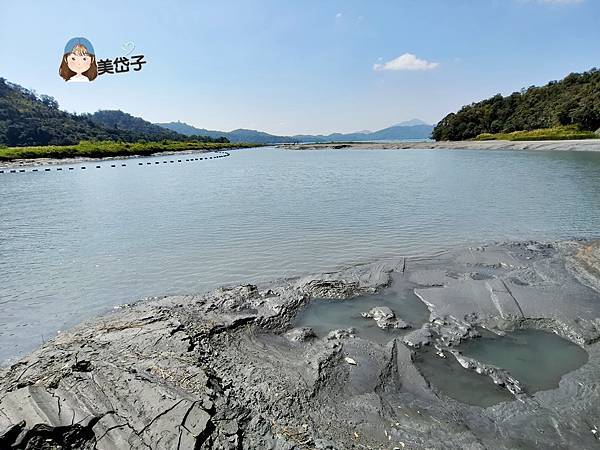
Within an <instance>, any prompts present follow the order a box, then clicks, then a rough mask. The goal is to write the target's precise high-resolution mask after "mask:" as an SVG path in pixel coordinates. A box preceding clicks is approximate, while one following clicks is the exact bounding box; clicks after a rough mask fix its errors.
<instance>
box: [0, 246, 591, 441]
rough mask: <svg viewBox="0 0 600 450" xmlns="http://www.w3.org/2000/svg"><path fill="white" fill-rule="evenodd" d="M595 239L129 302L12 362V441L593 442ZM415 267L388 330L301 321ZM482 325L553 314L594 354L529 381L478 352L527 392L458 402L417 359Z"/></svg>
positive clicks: (3, 380)
mask: <svg viewBox="0 0 600 450" xmlns="http://www.w3.org/2000/svg"><path fill="white" fill-rule="evenodd" d="M598 248H600V246H599V244H598V242H595V243H594V242H573V241H569V242H556V243H537V242H525V243H507V244H499V245H489V246H484V247H476V248H467V249H463V250H460V251H457V252H455V253H452V254H444V255H441V256H437V257H432V258H428V259H414V260H413V259H406V260H404V259H398V260H394V261H387V262H382V263H373V264H368V265H364V266H356V267H351V268H348V269H345V270H340V271H338V272H334V273H322V274H317V275H313V276H306V277H300V278H294V279H289V280H284V281H280V282H275V283H268V284H264V285H262V286H253V285H242V286H238V287H234V288H226V289H218V290H215V291H213V292H211V293H209V294H206V295H198V296H196V295H189V296H172V297H159V298H153V299H149V300H148V301H145V302H141V303H138V304H135V305H130V306H125V307H122V308H120V309H119V310H117V311H116V312H114V313H112V314H110V315H108V316H105V317H101V318H99V319H97V320H93V321H90V322H88V323H86V324H83V325H81V326H79V327H77V328H75V329H73V330H71V331H69V332H66V333H61V334H60V335H59V336H58V337H57V338H56V339H55V340H54V341H53V342H50V343H48V344H46V345H44V346H43V347H41V348H40V349H38V350H36V351H35V352H33V353H32V354H31V355H29V356H28V357H26V358H24V359H22V360H21V361H19V362H18V363H16V364H13V365H12V366H11V367H9V368H5V369H1V370H0V413H1V414H0V447H2V448H11V446H14V447H18V448H38V447H39V446H40V445H42V444H44V445H46V446H50V445H56V446H58V445H62V446H71V447H76V448H84V449H91V448H95V449H103V448H106V449H108V448H147V447H150V448H158V447H160V448H175V447H177V448H202V449H209V448H299V449H301V448H354V447H361V448H473V449H485V448H497V449H508V448H514V447H515V446H519V447H527V448H532V447H535V448H547V449H553V448H556V449H558V448H592V447H594V446H597V445H598V439H597V436H598V433H599V431H598V430H599V427H600V386H599V385H598V383H597V374H598V371H599V370H600V319H599V317H600V301H598V300H599V299H600V293H599V292H598V291H596V290H594V286H595V284H594V283H595V281H594V280H596V281H597V274H596V272H595V271H596V270H597V269H598V267H600V261H599V260H598V258H597V256H598ZM403 283H412V284H414V285H416V286H418V287H417V288H415V294H416V295H417V296H418V297H419V298H420V299H421V301H423V302H424V304H425V305H426V306H427V308H428V310H429V311H430V317H429V320H427V321H426V322H425V323H423V324H422V326H421V327H420V328H419V327H415V329H414V330H407V331H406V334H403V335H402V337H398V338H393V339H391V340H390V342H389V343H388V344H387V345H382V344H378V343H376V342H373V341H370V340H368V339H365V338H363V337H361V335H360V333H357V332H356V330H347V329H346V330H345V329H339V330H334V331H332V332H331V333H329V335H327V336H314V333H312V332H311V330H310V329H306V328H301V329H300V328H294V321H295V316H296V314H297V312H298V311H300V310H301V309H303V308H305V307H306V306H307V305H308V304H310V303H311V302H318V301H321V299H332V300H335V301H340V300H343V299H351V298H352V297H356V296H359V295H371V294H374V293H377V292H383V291H386V290H388V289H393V288H394V286H397V285H402V284H403ZM350 301H351V300H350ZM365 320H366V319H365ZM478 327H484V328H486V329H487V330H491V331H493V332H494V333H497V334H502V333H503V332H504V331H506V330H510V329H513V328H535V329H541V330H546V331H552V332H555V333H557V334H559V335H560V336H562V337H564V338H565V339H568V340H570V341H571V342H574V343H576V344H577V345H579V346H580V347H581V348H582V349H584V350H585V351H586V352H587V354H588V355H589V359H588V361H587V363H585V364H584V365H583V366H581V367H580V368H579V369H577V370H575V371H573V372H571V373H568V374H567V375H565V376H563V378H562V380H561V381H560V385H559V386H558V387H557V388H556V389H553V390H548V391H541V392H537V393H534V394H532V393H528V392H526V391H523V390H521V389H520V388H519V386H520V384H519V383H518V380H515V379H514V378H512V377H509V376H508V374H507V373H506V372H505V371H502V370H501V368H494V367H491V366H487V365H485V364H482V363H480V362H477V361H470V363H469V364H466V365H465V367H466V368H468V369H471V370H481V371H482V373H485V374H487V376H489V377H490V378H492V379H494V380H495V382H497V383H499V386H500V387H504V388H506V389H507V390H508V391H509V392H510V395H513V396H514V397H515V398H516V399H515V400H513V401H507V402H504V403H500V404H498V405H495V406H491V407H485V408H482V407H477V406H472V405H468V404H465V403H461V402H459V401H456V400H454V399H452V398H451V397H448V396H447V395H446V394H445V393H444V392H443V391H440V390H438V389H437V388H436V387H435V386H434V385H433V384H431V383H430V381H429V380H428V379H427V378H425V377H424V375H423V374H422V373H421V372H420V370H419V368H418V367H417V366H416V365H415V363H414V360H415V358H417V357H419V354H420V353H421V352H422V351H424V349H429V348H432V347H435V349H436V351H438V352H440V353H441V354H442V355H443V356H444V357H446V358H456V359H457V360H458V361H459V362H460V361H462V362H461V364H462V363H463V362H465V358H464V357H462V356H461V355H460V354H457V352H456V351H454V350H453V348H454V347H452V345H453V344H456V343H457V342H460V341H464V340H470V339H473V338H475V337H476V336H477V328H478ZM551 350H552V349H550V348H549V349H548V351H551ZM467 366H468V367H467ZM482 376H483V375H482Z"/></svg>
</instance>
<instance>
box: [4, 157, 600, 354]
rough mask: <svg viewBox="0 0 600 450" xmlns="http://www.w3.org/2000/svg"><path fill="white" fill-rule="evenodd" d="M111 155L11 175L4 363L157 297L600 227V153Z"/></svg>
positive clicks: (587, 233) (587, 232)
mask: <svg viewBox="0 0 600 450" xmlns="http://www.w3.org/2000/svg"><path fill="white" fill-rule="evenodd" d="M164 159H168V157H167V158H165V157H161V158H154V159H153V158H145V159H143V161H144V162H148V161H149V162H153V161H156V160H158V161H162V160H164ZM140 161H142V160H140ZM98 164H100V165H101V166H102V168H101V169H96V168H95V165H96V164H93V165H92V164H88V169H87V170H73V171H68V170H64V171H56V170H52V171H50V172H37V173H32V172H26V173H16V174H10V173H9V174H6V173H5V174H0V362H4V363H6V362H7V361H8V360H10V359H11V358H14V357H16V356H19V355H22V354H24V353H25V352H27V351H29V350H31V349H32V348H34V347H35V346H37V345H38V344H40V343H41V342H42V340H44V339H48V338H50V337H52V336H54V335H55V334H56V332H57V331H58V330H64V329H65V328H68V327H71V326H73V325H74V324H76V323H77V322H80V321H81V320H82V319H85V318H89V317H91V316H94V315H97V314H100V313H102V312H105V311H107V310H109V309H111V308H112V307H114V306H115V305H118V304H122V303H127V302H131V301H134V300H136V299H139V298H142V297H144V296H149V295H160V294H174V293H193V292H202V291H206V290H208V289H211V288H214V287H216V286H219V285H228V284H233V283H239V282H259V281H264V280H269V279H274V278H279V277H286V276H292V275H297V274H302V273H307V272H314V271H321V270H325V269H333V268H336V267H339V266H341V265H345V264H354V263H358V262H366V261H370V260H373V259H377V258H384V257H391V256H416V255H430V254H433V253H437V252H441V251H444V250H446V249H449V248H451V247H454V246H458V245H465V244H472V243H481V242H486V241H501V240H512V239H519V240H522V239H540V240H544V239H556V238H570V237H598V236H599V235H600V232H599V230H600V153H595V154H593V153H579V152H572V153H571V152H553V153H550V152H525V151H520V152H510V151H498V152H495V151H474V150H465V151H461V150H451V151H450V150H449V151H445V150H431V151H429V150H402V151H393V150H331V151H285V150H278V149H274V148H262V149H251V150H235V151H232V152H231V156H230V157H228V158H221V159H217V160H210V161H198V162H193V163H192V162H190V163H185V162H183V163H181V164H158V165H154V164H153V165H146V164H144V165H143V166H139V165H138V164H137V161H136V160H128V161H127V167H121V166H120V163H119V164H116V166H117V167H115V168H111V167H110V164H111V163H110V162H106V161H104V162H101V163H98Z"/></svg>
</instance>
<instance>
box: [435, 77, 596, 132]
mask: <svg viewBox="0 0 600 450" xmlns="http://www.w3.org/2000/svg"><path fill="white" fill-rule="evenodd" d="M565 125H575V126H577V127H578V128H579V129H580V130H583V131H596V130H598V128H600V71H598V70H597V69H592V70H590V71H589V72H584V73H572V74H570V75H569V76H567V77H566V78H564V79H563V80H561V81H552V82H550V83H548V84H547V85H546V86H542V87H535V86H532V87H530V88H528V89H523V90H522V91H521V92H515V93H513V94H511V95H509V96H507V97H503V96H502V95H496V96H494V97H492V98H490V99H488V100H484V101H481V102H478V103H473V104H471V105H469V106H465V107H463V108H462V109H461V110H460V111H458V112H457V113H451V114H449V115H447V116H446V117H445V118H444V119H442V120H441V121H440V122H439V123H438V124H437V126H436V127H435V129H434V130H433V138H434V139H435V140H438V141H458V140H465V139H472V138H475V137H477V136H478V135H480V134H483V133H492V134H495V133H511V132H514V131H529V130H537V129H541V128H552V127H559V126H565Z"/></svg>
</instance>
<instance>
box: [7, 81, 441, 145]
mask: <svg viewBox="0 0 600 450" xmlns="http://www.w3.org/2000/svg"><path fill="white" fill-rule="evenodd" d="M432 130H433V127H432V126H431V125H427V124H426V123H424V122H422V121H420V120H417V119H413V120H410V121H408V122H403V123H399V124H397V125H394V126H392V127H389V128H384V129H383V130H379V131H374V132H371V131H361V132H356V133H348V134H343V133H334V134H329V135H326V136H324V135H296V136H276V135H272V134H269V133H264V132H261V131H255V130H245V129H239V130H233V131H229V132H225V131H214V130H205V129H200V128H196V127H193V126H191V125H188V124H186V123H182V122H171V123H161V124H153V123H151V122H148V121H147V120H144V119H142V118H140V117H135V116H132V115H131V114H127V113H125V112H123V111H119V110H104V111H97V112H95V113H93V114H71V113H68V112H66V111H61V110H60V109H59V105H58V102H57V101H56V100H55V99H54V98H53V97H50V96H48V95H38V94H36V93H35V92H34V91H31V90H28V89H25V88H23V87H22V86H19V85H17V84H14V83H10V82H9V81H7V80H5V79H4V78H0V146H17V147H19V146H28V145H29V146H37V145H70V144H77V143H78V142H80V141H82V140H94V141H100V140H113V141H123V142H139V141H148V142H151V141H163V140H170V141H192V140H194V141H219V142H227V141H230V142H233V143H240V142H248V143H256V144H279V143H287V142H340V141H381V140H405V139H427V138H429V137H430V136H431V132H432Z"/></svg>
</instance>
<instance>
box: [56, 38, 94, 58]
mask: <svg viewBox="0 0 600 450" xmlns="http://www.w3.org/2000/svg"><path fill="white" fill-rule="evenodd" d="M76 45H83V46H84V47H85V48H87V51H88V53H89V54H90V55H95V54H96V53H95V52H94V46H93V45H92V43H91V42H90V41H88V40H87V39H86V38H84V37H74V38H73V39H70V40H69V42H67V45H65V52H64V54H65V55H66V54H67V53H71V52H72V51H73V48H75V46H76Z"/></svg>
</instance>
